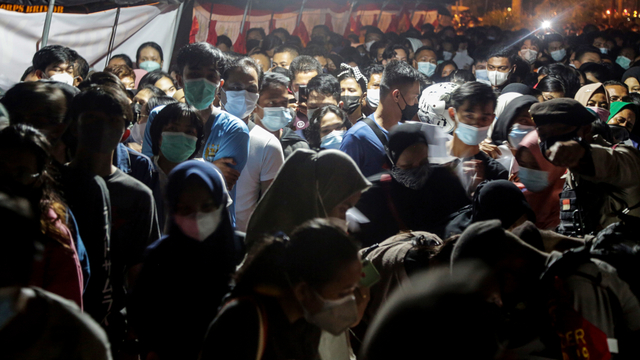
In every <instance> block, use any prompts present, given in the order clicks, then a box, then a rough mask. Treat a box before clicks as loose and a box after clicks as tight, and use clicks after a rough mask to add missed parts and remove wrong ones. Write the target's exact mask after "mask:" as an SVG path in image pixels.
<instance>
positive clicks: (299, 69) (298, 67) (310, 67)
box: [289, 55, 322, 80]
mask: <svg viewBox="0 0 640 360" xmlns="http://www.w3.org/2000/svg"><path fill="white" fill-rule="evenodd" d="M289 70H290V71H291V76H292V79H291V80H293V79H295V78H296V76H297V75H298V74H299V73H307V72H311V71H315V72H316V74H322V65H320V62H319V61H318V60H316V59H314V58H313V57H311V56H309V55H300V56H298V57H296V58H295V59H293V61H291V65H289Z"/></svg>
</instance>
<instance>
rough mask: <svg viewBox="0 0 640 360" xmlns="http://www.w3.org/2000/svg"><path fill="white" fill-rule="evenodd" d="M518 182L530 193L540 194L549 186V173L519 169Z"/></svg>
mask: <svg viewBox="0 0 640 360" xmlns="http://www.w3.org/2000/svg"><path fill="white" fill-rule="evenodd" d="M518 177H519V178H520V182H521V183H522V184H524V186H525V187H526V188H527V190H529V191H531V192H541V191H543V190H544V189H546V188H547V187H548V186H549V173H548V172H546V171H541V170H533V169H527V168H524V167H520V170H519V171H518Z"/></svg>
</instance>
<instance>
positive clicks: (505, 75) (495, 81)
mask: <svg viewBox="0 0 640 360" xmlns="http://www.w3.org/2000/svg"><path fill="white" fill-rule="evenodd" d="M509 74H511V72H510V71H509V72H500V71H487V76H488V77H489V82H490V83H491V86H501V85H502V84H504V83H505V82H507V80H508V79H509Z"/></svg>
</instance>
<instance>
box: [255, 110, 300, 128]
mask: <svg viewBox="0 0 640 360" xmlns="http://www.w3.org/2000/svg"><path fill="white" fill-rule="evenodd" d="M263 110H264V116H263V117H262V119H261V120H260V122H262V125H264V127H265V129H267V130H269V131H278V130H280V129H282V128H283V127H285V126H287V124H288V123H290V122H291V119H292V118H293V117H292V116H291V112H290V111H289V108H285V107H265V108H263Z"/></svg>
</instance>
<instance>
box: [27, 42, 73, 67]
mask: <svg viewBox="0 0 640 360" xmlns="http://www.w3.org/2000/svg"><path fill="white" fill-rule="evenodd" d="M69 63H71V53H70V52H69V51H68V50H67V48H66V47H64V46H62V45H48V46H45V47H43V48H42V49H40V50H38V51H37V52H36V53H35V55H33V60H32V64H33V68H34V69H35V70H40V71H45V69H46V68H47V67H48V66H51V65H57V64H69Z"/></svg>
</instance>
